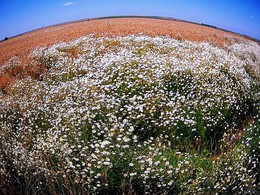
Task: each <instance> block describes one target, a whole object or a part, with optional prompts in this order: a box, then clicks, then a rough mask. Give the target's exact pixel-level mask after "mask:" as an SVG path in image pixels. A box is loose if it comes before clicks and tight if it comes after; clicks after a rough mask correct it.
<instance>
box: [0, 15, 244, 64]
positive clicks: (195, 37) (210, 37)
mask: <svg viewBox="0 0 260 195" xmlns="http://www.w3.org/2000/svg"><path fill="white" fill-rule="evenodd" d="M91 33H93V34H96V35H97V36H100V35H104V34H105V35H107V36H116V35H128V34H139V33H143V34H145V35H149V36H160V35H161V36H162V35H166V36H170V37H173V38H177V39H181V40H190V41H198V42H204V41H206V42H211V43H213V44H217V45H223V44H229V43H230V41H232V40H237V41H239V40H245V38H244V37H241V36H238V35H236V34H232V33H228V32H225V31H221V30H218V29H213V28H209V27H206V26H201V25H196V24H191V23H185V22H179V21H169V20H161V19H148V18H118V19H103V20H91V21H83V22H76V23H70V24H64V25H59V26H53V27H47V28H43V29H40V30H37V31H34V32H30V33H26V34H23V35H21V36H18V37H15V38H12V39H9V40H7V41H4V42H0V51H1V52H0V65H1V64H3V63H4V62H5V61H7V60H8V59H9V58H10V57H11V56H13V55H17V56H19V58H20V59H21V58H22V59H24V60H26V59H27V55H28V53H29V52H30V51H31V50H32V49H34V48H36V47H45V46H49V45H52V44H54V43H57V42H63V41H65V42H68V41H71V40H73V39H76V38H78V37H81V36H85V35H87V34H91Z"/></svg>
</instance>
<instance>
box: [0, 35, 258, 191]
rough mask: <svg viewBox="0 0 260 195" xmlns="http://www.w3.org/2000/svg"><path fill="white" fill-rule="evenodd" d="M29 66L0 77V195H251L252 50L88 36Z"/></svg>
mask: <svg viewBox="0 0 260 195" xmlns="http://www.w3.org/2000/svg"><path fill="white" fill-rule="evenodd" d="M30 59H31V60H30V61H29V62H28V63H27V64H21V63H20V61H19V59H18V58H17V57H13V58H12V59H10V60H9V61H8V62H7V63H6V64H5V65H4V66H2V67H1V69H0V75H1V77H0V78H1V79H0V89H1V90H0V140H1V142H0V192H1V193H4V194H8V193H14V192H19V193H20V194H117V193H118V194H179V193H182V194H254V193H257V192H259V190H260V189H259V186H260V171H259V170H260V167H259V156H260V155H259V154H260V153H259V151H260V133H259V127H260V120H259V119H260V115H259V108H260V102H259V100H260V98H259V86H260V85H259V81H260V77H259V67H260V46H259V45H257V44H256V43H253V42H243V43H233V44H232V45H230V46H224V47H218V46H214V45H210V44H208V43H194V42H189V41H183V40H176V39H173V38H170V37H166V36H158V37H148V36H144V35H128V36H119V37H96V36H94V35H89V36H86V37H82V38H79V39H76V40H74V41H72V42H68V43H59V44H55V45H53V46H50V47H46V48H37V49H36V50H34V51H32V52H31V54H30ZM19 193H18V194H19Z"/></svg>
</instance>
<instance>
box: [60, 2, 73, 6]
mask: <svg viewBox="0 0 260 195" xmlns="http://www.w3.org/2000/svg"><path fill="white" fill-rule="evenodd" d="M75 4H76V3H75V2H67V3H64V4H63V6H70V5H75Z"/></svg>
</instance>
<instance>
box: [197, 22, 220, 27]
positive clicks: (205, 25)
mask: <svg viewBox="0 0 260 195" xmlns="http://www.w3.org/2000/svg"><path fill="white" fill-rule="evenodd" d="M201 25H203V26H208V27H211V28H218V27H216V26H213V25H210V24H204V23H201Z"/></svg>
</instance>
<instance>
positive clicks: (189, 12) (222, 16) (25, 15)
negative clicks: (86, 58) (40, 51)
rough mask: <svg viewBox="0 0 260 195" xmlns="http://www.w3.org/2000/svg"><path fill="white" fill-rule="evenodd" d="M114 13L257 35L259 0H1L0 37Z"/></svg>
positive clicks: (257, 36)
mask: <svg viewBox="0 0 260 195" xmlns="http://www.w3.org/2000/svg"><path fill="white" fill-rule="evenodd" d="M115 15H143V16H146V15H153V16H167V17H173V18H179V19H184V20H189V21H193V22H198V23H206V24H211V25H214V26H217V27H220V28H224V29H227V30H231V31H234V32H238V33H241V34H246V35H249V36H251V37H254V38H257V39H260V0H0V40H1V39H4V37H10V36H14V35H17V34H20V33H23V32H26V31H30V30H33V29H36V28H40V27H44V26H48V25H53V24H57V23H61V22H67V21H72V20H78V19H83V18H91V17H101V16H115Z"/></svg>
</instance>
